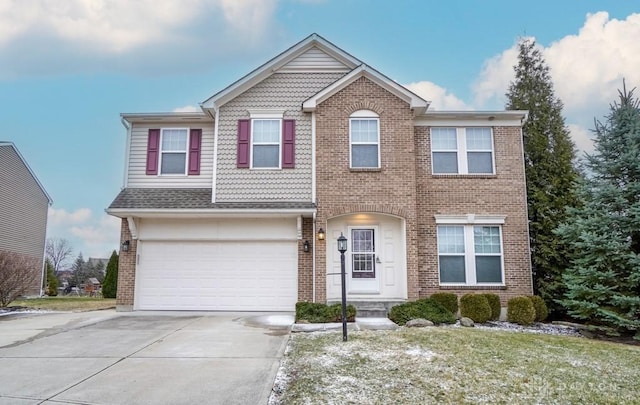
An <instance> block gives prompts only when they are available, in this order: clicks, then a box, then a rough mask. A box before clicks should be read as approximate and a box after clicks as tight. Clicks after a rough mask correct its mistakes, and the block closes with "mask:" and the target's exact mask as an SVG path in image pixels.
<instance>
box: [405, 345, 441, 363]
mask: <svg viewBox="0 0 640 405" xmlns="http://www.w3.org/2000/svg"><path fill="white" fill-rule="evenodd" d="M405 353H406V354H408V355H409V356H412V357H420V358H422V359H424V360H427V361H430V360H431V359H433V358H434V357H435V356H436V354H435V353H434V352H432V351H431V350H424V349H422V348H419V347H413V348H411V349H409V350H406V351H405Z"/></svg>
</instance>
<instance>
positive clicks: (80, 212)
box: [48, 207, 91, 226]
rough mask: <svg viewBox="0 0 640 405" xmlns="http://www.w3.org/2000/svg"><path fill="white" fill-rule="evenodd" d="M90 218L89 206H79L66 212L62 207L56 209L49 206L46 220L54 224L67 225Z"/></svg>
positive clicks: (80, 222) (79, 222)
mask: <svg viewBox="0 0 640 405" xmlns="http://www.w3.org/2000/svg"><path fill="white" fill-rule="evenodd" d="M90 218H91V210H90V209H89V208H80V209H77V210H75V211H73V212H67V211H66V210H65V209H64V208H60V209H56V208H53V207H49V217H48V222H49V224H51V225H56V226H60V225H61V226H68V225H74V224H82V223H84V222H86V221H88V220H89V219H90Z"/></svg>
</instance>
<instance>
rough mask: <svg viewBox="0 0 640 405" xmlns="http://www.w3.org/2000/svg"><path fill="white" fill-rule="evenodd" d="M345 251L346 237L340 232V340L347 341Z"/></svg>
mask: <svg viewBox="0 0 640 405" xmlns="http://www.w3.org/2000/svg"><path fill="white" fill-rule="evenodd" d="M346 251H347V238H345V237H344V235H343V234H342V232H340V237H338V252H340V275H341V281H342V341H343V342H346V341H347V285H346V284H347V283H346V272H345V266H344V252H346Z"/></svg>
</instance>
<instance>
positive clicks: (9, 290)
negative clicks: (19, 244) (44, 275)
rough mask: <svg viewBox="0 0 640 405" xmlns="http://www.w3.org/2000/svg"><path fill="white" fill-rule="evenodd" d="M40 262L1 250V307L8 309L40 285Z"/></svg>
mask: <svg viewBox="0 0 640 405" xmlns="http://www.w3.org/2000/svg"><path fill="white" fill-rule="evenodd" d="M39 267H40V266H38V260H36V259H33V258H30V257H28V256H25V255H21V254H18V253H15V252H9V251H6V250H0V307H6V306H7V305H9V304H10V303H11V302H12V301H14V300H15V299H16V298H18V297H20V296H21V295H24V294H25V293H26V292H28V291H29V289H30V288H32V287H33V285H34V284H35V285H38V284H39V283H40V281H39V279H40V275H41V271H42V268H41V267H40V268H39Z"/></svg>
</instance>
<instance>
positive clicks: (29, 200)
mask: <svg viewBox="0 0 640 405" xmlns="http://www.w3.org/2000/svg"><path fill="white" fill-rule="evenodd" d="M48 209H49V199H48V198H47V196H46V195H45V194H44V192H43V191H42V189H41V188H40V186H39V185H38V182H37V181H36V180H35V179H34V178H33V176H32V175H31V172H30V171H29V169H28V168H27V167H26V166H25V165H24V163H23V161H22V159H21V158H20V156H19V155H18V154H17V153H16V151H15V150H14V149H13V147H12V146H0V249H2V250H8V251H12V252H16V253H20V254H23V255H27V256H30V257H33V258H34V259H36V260H38V263H39V266H40V269H41V268H42V257H43V255H44V244H45V237H46V228H47V214H48ZM39 282H40V279H39V278H38V281H37V283H39Z"/></svg>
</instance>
